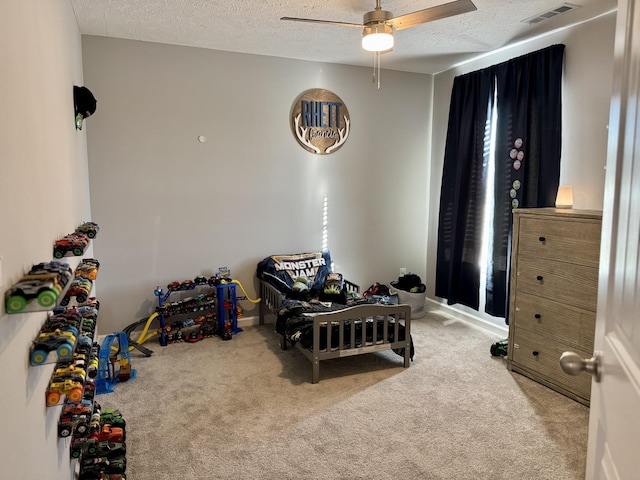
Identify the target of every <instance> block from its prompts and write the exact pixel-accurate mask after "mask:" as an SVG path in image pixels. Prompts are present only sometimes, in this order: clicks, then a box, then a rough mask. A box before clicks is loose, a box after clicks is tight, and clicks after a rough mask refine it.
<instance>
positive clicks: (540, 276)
mask: <svg viewBox="0 0 640 480" xmlns="http://www.w3.org/2000/svg"><path fill="white" fill-rule="evenodd" d="M543 279H544V278H543V277H542V275H538V276H537V277H536V280H538V281H539V282H541V281H542V280H543Z"/></svg>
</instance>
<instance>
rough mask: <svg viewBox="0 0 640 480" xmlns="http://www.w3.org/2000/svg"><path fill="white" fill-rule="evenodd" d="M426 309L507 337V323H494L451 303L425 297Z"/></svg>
mask: <svg viewBox="0 0 640 480" xmlns="http://www.w3.org/2000/svg"><path fill="white" fill-rule="evenodd" d="M427 303H428V306H427V311H430V310H436V311H438V312H439V313H441V314H442V315H444V316H446V317H450V318H452V319H456V320H461V321H463V322H466V323H469V324H471V325H473V326H474V327H478V328H481V329H483V330H486V331H488V332H490V333H492V334H495V335H497V336H499V337H501V338H507V336H508V335H509V327H508V326H507V325H504V326H502V325H496V324H494V323H491V322H488V321H486V320H484V319H482V318H480V317H477V316H475V315H472V314H469V313H467V312H463V311H460V310H458V309H456V308H454V307H452V306H451V305H447V304H445V303H440V302H438V301H436V300H433V299H431V298H427Z"/></svg>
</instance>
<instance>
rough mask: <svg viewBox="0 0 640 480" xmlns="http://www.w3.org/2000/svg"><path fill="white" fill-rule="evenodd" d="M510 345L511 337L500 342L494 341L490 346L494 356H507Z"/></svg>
mask: <svg viewBox="0 0 640 480" xmlns="http://www.w3.org/2000/svg"><path fill="white" fill-rule="evenodd" d="M508 347H509V339H508V338H507V339H505V340H500V341H499V342H496V343H492V344H491V347H490V348H489V352H490V353H491V355H492V356H493V357H500V356H502V357H506V356H507V352H508V349H509V348H508Z"/></svg>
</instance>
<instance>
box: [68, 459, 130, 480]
mask: <svg viewBox="0 0 640 480" xmlns="http://www.w3.org/2000/svg"><path fill="white" fill-rule="evenodd" d="M126 468H127V461H126V459H125V457H124V456H119V457H114V458H111V459H109V458H106V457H97V458H86V459H83V460H82V461H81V463H80V475H79V477H78V479H79V480H95V479H113V478H116V477H115V476H114V475H122V474H123V473H124V471H125V470H126ZM120 478H122V477H120Z"/></svg>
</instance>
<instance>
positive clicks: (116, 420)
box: [100, 408, 127, 430]
mask: <svg viewBox="0 0 640 480" xmlns="http://www.w3.org/2000/svg"><path fill="white" fill-rule="evenodd" d="M126 424H127V422H126V421H125V419H124V417H123V416H122V413H120V410H114V409H112V408H107V409H105V410H103V411H102V412H101V413H100V425H113V426H115V427H120V428H122V429H123V430H124V428H125V426H126Z"/></svg>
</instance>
